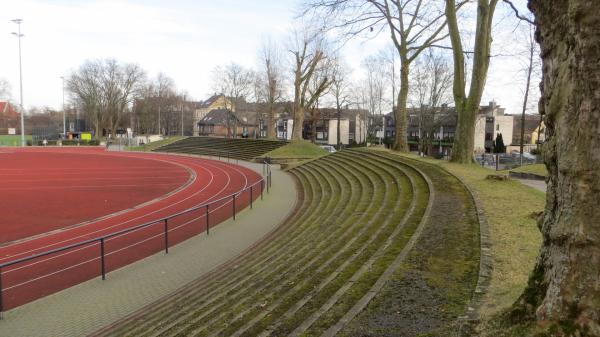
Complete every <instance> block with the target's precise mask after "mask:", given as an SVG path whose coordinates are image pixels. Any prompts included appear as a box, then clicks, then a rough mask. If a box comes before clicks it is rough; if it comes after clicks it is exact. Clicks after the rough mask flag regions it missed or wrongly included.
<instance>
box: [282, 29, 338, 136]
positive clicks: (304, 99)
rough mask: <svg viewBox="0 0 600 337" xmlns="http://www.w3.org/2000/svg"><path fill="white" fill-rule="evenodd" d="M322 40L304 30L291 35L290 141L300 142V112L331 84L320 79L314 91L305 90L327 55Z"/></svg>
mask: <svg viewBox="0 0 600 337" xmlns="http://www.w3.org/2000/svg"><path fill="white" fill-rule="evenodd" d="M325 46H326V41H325V40H324V39H323V38H322V37H320V36H319V35H318V34H315V33H311V32H309V31H308V30H304V31H302V32H298V31H296V32H295V33H294V37H293V41H292V45H291V46H290V53H291V54H292V57H293V62H292V63H293V67H294V68H293V73H294V109H293V110H294V111H293V112H294V126H293V132H292V139H293V140H300V139H302V129H303V125H304V112H305V110H306V109H307V108H309V107H311V106H314V105H315V103H316V102H317V100H318V99H319V97H321V96H322V95H323V93H324V92H325V91H326V90H327V88H328V87H329V86H330V85H331V78H330V77H328V76H323V77H321V79H320V80H319V81H318V83H317V85H316V86H315V88H314V90H309V88H310V84H311V80H312V79H313V76H315V74H316V73H317V72H318V71H319V69H324V67H326V65H325V64H326V62H328V55H327V54H326V51H325Z"/></svg>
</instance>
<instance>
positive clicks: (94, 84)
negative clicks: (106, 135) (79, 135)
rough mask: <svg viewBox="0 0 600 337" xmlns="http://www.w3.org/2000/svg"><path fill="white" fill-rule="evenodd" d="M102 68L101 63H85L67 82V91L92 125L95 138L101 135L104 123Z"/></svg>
mask: <svg viewBox="0 0 600 337" xmlns="http://www.w3.org/2000/svg"><path fill="white" fill-rule="evenodd" d="M102 67H103V65H102V62H101V61H87V62H85V63H84V64H83V65H82V66H81V67H80V68H79V70H77V71H76V72H74V73H73V74H71V76H70V77H69V79H68V80H67V89H68V90H69V92H70V93H71V95H72V96H73V99H74V100H75V102H76V104H77V105H78V106H79V108H80V109H81V110H83V111H84V113H85V116H86V119H87V120H88V121H89V122H90V123H91V124H92V125H93V127H94V130H95V136H96V137H100V135H101V134H102V133H101V130H102V126H103V122H104V121H103V108H102V90H101V85H100V76H101V74H102Z"/></svg>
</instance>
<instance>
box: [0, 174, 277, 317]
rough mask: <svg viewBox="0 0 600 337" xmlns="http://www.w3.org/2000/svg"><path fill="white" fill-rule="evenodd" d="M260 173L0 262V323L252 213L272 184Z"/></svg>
mask: <svg viewBox="0 0 600 337" xmlns="http://www.w3.org/2000/svg"><path fill="white" fill-rule="evenodd" d="M263 172H264V175H265V176H264V178H261V179H260V180H258V181H257V182H255V183H253V184H251V185H250V186H248V187H245V188H243V189H242V190H240V191H237V192H234V193H231V194H229V195H226V196H223V197H221V198H219V199H216V200H213V201H210V202H205V203H202V204H200V205H197V206H195V207H191V208H188V209H186V210H184V211H181V212H178V213H175V214H171V215H168V216H165V217H161V218H159V219H156V220H152V221H149V222H145V223H142V224H139V225H136V226H133V227H130V228H126V229H123V230H119V231H116V232H113V233H110V234H106V235H102V236H98V237H95V238H92V239H87V240H83V241H80V242H77V243H74V244H70V245H66V246H63V247H60V248H56V249H51V250H47V251H44V252H41V253H35V254H33V255H30V256H27V257H23V258H19V259H15V260H12V261H8V262H5V263H1V264H0V318H1V317H2V316H1V315H2V312H4V311H6V310H8V309H12V308H14V307H17V306H19V305H22V304H25V303H28V302H30V301H33V300H35V299H38V298H41V297H43V296H46V295H49V294H52V293H55V292H57V291H60V290H62V289H65V288H68V287H70V286H73V285H75V284H78V283H81V282H84V281H87V280H90V279H92V278H95V277H98V276H101V278H102V280H106V275H107V273H108V272H110V271H112V270H116V269H118V268H120V267H123V266H125V265H128V264H130V263H132V262H135V261H138V260H140V259H142V258H145V257H147V256H150V255H151V254H154V253H157V252H159V251H161V250H164V252H165V254H168V253H169V247H171V246H173V245H175V244H177V243H179V242H182V241H184V240H186V239H189V238H190V237H192V236H195V235H197V234H199V233H202V232H206V234H207V235H209V234H210V224H211V222H212V223H220V222H221V221H223V220H225V219H227V218H229V217H232V218H233V219H234V220H235V217H236V213H237V209H236V207H240V206H241V207H242V208H243V207H245V206H250V208H251V209H252V208H253V202H254V200H256V199H258V198H259V197H260V198H261V200H262V199H263V194H264V191H265V187H266V191H267V193H269V191H270V189H271V184H272V172H271V165H270V164H269V163H266V162H265V163H263ZM265 179H266V180H265ZM203 218H204V219H203ZM192 225H195V226H192ZM134 234H135V235H134ZM132 248H136V249H135V250H133V249H132ZM125 251H126V252H125ZM75 253H77V254H75ZM118 253H121V254H119V255H117V254H118Z"/></svg>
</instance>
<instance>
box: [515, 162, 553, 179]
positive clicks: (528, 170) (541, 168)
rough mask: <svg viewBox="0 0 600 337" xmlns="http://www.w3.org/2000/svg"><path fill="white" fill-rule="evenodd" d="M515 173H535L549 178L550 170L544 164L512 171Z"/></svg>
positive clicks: (526, 166)
mask: <svg viewBox="0 0 600 337" xmlns="http://www.w3.org/2000/svg"><path fill="white" fill-rule="evenodd" d="M511 171H513V172H522V173H533V174H537V175H539V176H544V177H546V176H548V170H546V165H544V164H534V165H525V166H521V167H518V168H515V169H513V170H511Z"/></svg>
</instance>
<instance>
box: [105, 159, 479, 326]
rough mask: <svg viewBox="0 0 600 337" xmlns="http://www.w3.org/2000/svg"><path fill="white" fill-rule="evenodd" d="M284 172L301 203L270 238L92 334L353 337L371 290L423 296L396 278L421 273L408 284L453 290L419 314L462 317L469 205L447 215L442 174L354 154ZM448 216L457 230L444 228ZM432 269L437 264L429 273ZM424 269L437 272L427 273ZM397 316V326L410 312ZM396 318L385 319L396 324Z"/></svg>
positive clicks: (472, 235) (472, 241)
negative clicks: (438, 312) (135, 316)
mask: <svg viewBox="0 0 600 337" xmlns="http://www.w3.org/2000/svg"><path fill="white" fill-rule="evenodd" d="M289 172H290V173H291V174H292V175H293V176H294V177H295V178H296V180H297V181H298V184H299V185H300V186H301V189H302V191H303V196H302V202H301V204H300V205H299V207H298V211H297V212H295V213H294V215H293V216H291V217H290V218H288V220H287V221H286V223H285V224H283V225H282V227H281V230H280V231H279V233H278V235H277V236H275V237H274V238H273V240H271V241H269V242H266V243H265V244H264V246H262V247H261V249H258V250H257V251H255V252H254V253H253V254H251V255H249V256H244V257H242V258H240V259H238V260H236V261H232V262H231V263H230V264H229V266H228V267H227V268H222V269H221V270H219V271H218V272H215V273H214V274H212V275H211V276H210V277H207V278H201V279H198V280H197V281H196V282H194V283H193V284H191V285H190V286H188V287H186V288H185V289H183V290H182V291H180V292H179V293H177V294H174V296H172V297H170V298H168V299H166V300H164V301H161V302H158V303H156V304H155V305H154V306H153V310H150V311H146V312H143V313H140V314H139V315H138V317H143V320H138V319H129V320H124V321H122V322H120V323H119V324H117V325H115V326H114V328H113V329H111V330H109V331H105V332H104V335H110V336H114V335H117V336H119V335H123V336H265V337H266V336H317V335H319V336H334V335H344V336H353V335H356V333H357V331H359V330H360V326H361V325H360V324H358V323H356V322H368V323H369V324H371V321H369V320H370V319H373V320H375V321H377V320H378V318H377V317H372V316H370V315H372V311H373V310H379V309H378V308H381V310H387V309H386V304H385V301H382V299H381V298H380V297H381V296H379V295H380V294H381V295H382V296H385V297H386V298H391V297H393V296H409V297H410V296H416V297H418V296H422V297H425V298H428V296H429V294H428V293H427V292H425V293H420V292H417V291H425V290H418V289H419V287H420V284H416V286H417V287H415V288H414V289H417V290H411V289H413V288H412V286H411V284H410V283H408V285H406V286H404V285H403V284H402V282H403V281H404V280H403V279H402V277H404V276H403V275H404V274H406V275H408V276H410V278H409V280H408V281H406V282H409V281H410V280H413V279H416V278H414V277H413V276H411V275H413V274H414V273H417V274H418V275H421V274H420V273H421V271H420V270H421V269H424V272H423V274H422V275H424V277H425V280H424V281H419V282H425V283H427V282H428V280H432V282H433V281H435V282H433V283H431V285H429V291H434V290H435V291H438V290H436V287H442V288H443V287H444V286H447V285H444V283H443V282H440V281H439V280H438V279H442V280H447V281H449V282H453V281H457V287H458V286H460V287H462V288H461V289H460V291H457V292H456V293H449V294H448V296H447V297H444V296H438V297H436V299H435V300H432V302H431V303H432V304H431V303H427V304H431V305H432V306H433V307H432V308H433V309H431V310H437V309H435V308H441V309H440V310H442V311H444V312H443V313H442V314H443V315H445V316H444V319H446V320H448V321H450V320H452V319H454V318H455V317H457V315H458V312H460V311H461V310H463V309H464V307H465V306H466V304H465V303H466V299H467V298H468V297H469V294H470V292H471V291H472V289H471V288H470V287H471V283H473V282H472V279H473V278H472V276H473V275H475V274H476V268H477V267H476V266H477V263H476V260H477V259H478V255H477V252H478V250H477V249H478V247H477V246H476V244H477V241H476V238H477V231H476V229H475V227H473V226H472V225H471V224H470V223H469V222H466V223H465V224H464V225H463V224H462V223H461V221H462V220H460V219H466V218H465V217H467V216H468V215H469V214H471V212H472V208H471V206H470V205H468V204H465V206H464V207H463V206H461V205H459V206H460V207H458V206H457V207H455V209H451V208H448V207H452V205H454V204H453V201H454V199H453V198H454V197H459V196H461V195H462V193H463V192H464V191H463V190H464V186H462V185H459V184H455V182H454V181H453V180H452V179H453V178H452V177H451V176H450V175H448V174H445V173H444V172H442V170H440V169H439V168H435V167H434V166H432V165H427V164H423V163H421V162H418V161H413V160H409V159H406V158H402V157H398V156H395V155H391V154H382V153H379V152H376V151H375V152H373V151H360V150H348V151H342V152H338V153H335V154H332V155H329V156H326V157H323V158H321V159H318V160H314V161H311V162H308V163H306V164H304V165H301V166H298V167H295V168H294V169H292V170H290V171H289ZM461 186H462V187H461ZM438 192H442V193H440V194H439V195H438ZM461 200H462V199H461ZM465 200H466V199H465ZM434 201H435V202H436V203H439V205H440V206H442V207H443V209H442V210H441V211H439V210H437V209H436V205H434ZM434 210H435V212H434ZM449 211H452V214H450V213H444V212H449ZM453 216H455V217H456V218H457V219H459V221H458V222H457V223H450V222H448V221H445V220H444V217H450V218H451V217H453ZM455 231H456V232H457V233H458V234H460V235H458V234H457V235H456V236H454V235H453V233H454V232H455ZM439 233H444V234H443V235H440V234H439ZM463 234H464V235H463ZM445 242H448V243H449V244H445ZM446 252H449V253H451V254H456V255H450V256H451V257H452V259H453V260H448V261H443V258H444V254H446ZM419 256H421V257H419ZM461 259H464V261H463V260H461ZM454 260H455V261H457V263H454V262H453V261H454ZM415 261H416V262H415ZM438 261H443V262H440V263H443V264H444V266H442V267H437V265H435V263H438ZM429 262H431V263H434V267H435V268H437V269H435V268H434V269H432V270H428V268H429V267H430V266H429V265H428V264H427V263H429ZM463 262H464V263H463ZM423 263H424V264H425V265H424V266H423V265H421V264H423ZM407 268H408V269H407ZM411 268H414V270H413V269H411ZM448 268H450V270H451V272H449V271H448V270H447V269H448ZM454 269H456V270H457V272H456V275H457V276H456V275H454V274H453V271H452V270H454ZM448 275H449V276H448ZM455 276H456V277H455ZM398 282H399V283H398ZM436 282H437V283H436ZM460 282H463V283H460ZM394 284H400V285H402V287H400V288H398V289H399V290H397V291H400V293H394V291H395V290H394V289H395V288H391V289H390V287H389V285H394ZM473 285H474V283H473ZM394 287H395V286H394ZM403 287H404V288H403ZM442 290H443V289H442ZM390 291H391V293H390ZM404 292H408V293H404ZM414 292H417V293H414ZM440 293H441V292H440ZM436 294H437V293H436ZM456 294H459V295H460V298H459V297H457V296H456ZM425 295H426V296H425ZM436 296H437V295H436ZM372 302H373V308H370V309H369V310H366V308H367V305H369V304H370V303H372ZM417 302H418V301H417ZM382 303H383V304H382ZM407 308H408V309H407V310H412V307H411V306H407ZM447 308H451V309H452V310H454V311H452V310H448V309H447ZM402 312H403V315H407V319H408V316H410V315H412V314H411V313H409V312H405V311H402ZM432 313H433V311H432ZM425 314H427V313H425ZM378 315H379V314H378ZM453 315H454V316H453ZM382 317H385V315H384V314H382ZM398 318H399V317H396V316H394V317H393V318H391V319H392V320H396V321H400V322H406V321H403V320H398ZM440 322H442V321H441V320H440ZM357 324H358V325H357ZM409 325H410V324H409ZM438 325H440V324H438ZM437 328H438V327H435V326H433V325H432V326H426V327H424V328H422V331H432V330H431V329H437ZM418 329H420V328H418ZM427 329H429V330H427ZM393 331H396V330H393ZM390 335H393V332H391V334H390Z"/></svg>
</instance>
